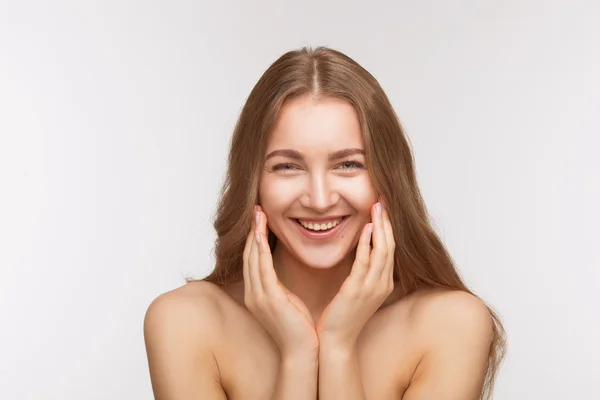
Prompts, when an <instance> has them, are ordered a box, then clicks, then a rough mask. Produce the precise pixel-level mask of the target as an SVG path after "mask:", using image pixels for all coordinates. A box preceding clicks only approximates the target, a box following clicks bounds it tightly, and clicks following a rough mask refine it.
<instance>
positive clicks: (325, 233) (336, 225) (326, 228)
mask: <svg viewBox="0 0 600 400" xmlns="http://www.w3.org/2000/svg"><path fill="white" fill-rule="evenodd" d="M348 217H349V215H346V216H343V217H341V218H339V219H337V220H334V221H330V222H329V223H327V224H312V223H306V222H304V223H303V222H300V220H299V219H297V218H292V220H293V221H294V222H295V223H296V225H297V226H298V228H299V229H300V230H301V231H302V232H305V234H304V235H305V236H308V237H309V238H313V239H317V238H320V239H326V238H329V237H330V236H331V235H333V234H335V232H336V231H337V230H339V229H340V228H341V227H342V226H343V225H345V224H344V223H345V222H346V220H347V219H348Z"/></svg>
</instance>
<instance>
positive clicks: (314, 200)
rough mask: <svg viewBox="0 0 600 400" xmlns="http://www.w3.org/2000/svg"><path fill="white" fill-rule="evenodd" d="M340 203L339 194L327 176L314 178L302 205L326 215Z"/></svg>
mask: <svg viewBox="0 0 600 400" xmlns="http://www.w3.org/2000/svg"><path fill="white" fill-rule="evenodd" d="M338 201H339V194H338V193H337V191H336V190H335V188H333V187H332V185H331V182H329V181H328V179H327V177H326V176H313V177H312V178H311V179H310V181H309V184H308V188H307V190H306V193H305V194H304V195H303V196H302V198H301V201H300V203H301V204H302V206H303V207H306V208H312V209H313V210H315V211H317V212H320V213H324V212H326V211H327V210H328V209H330V208H331V207H333V206H334V205H336V204H337V203H338Z"/></svg>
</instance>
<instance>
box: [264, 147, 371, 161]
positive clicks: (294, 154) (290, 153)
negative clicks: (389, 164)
mask: <svg viewBox="0 0 600 400" xmlns="http://www.w3.org/2000/svg"><path fill="white" fill-rule="evenodd" d="M355 154H361V155H365V151H364V150H363V149H342V150H338V151H336V152H334V153H331V154H329V156H328V157H327V158H328V159H329V161H333V160H339V159H340V158H344V157H349V156H353V155H355ZM275 156H282V157H287V158H292V159H294V160H303V159H304V156H303V155H302V154H300V153H299V152H298V151H296V150H292V149H281V150H274V151H272V152H270V153H269V154H268V155H267V156H266V157H265V161H267V160H268V159H269V158H271V157H275Z"/></svg>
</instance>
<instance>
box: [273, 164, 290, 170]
mask: <svg viewBox="0 0 600 400" xmlns="http://www.w3.org/2000/svg"><path fill="white" fill-rule="evenodd" d="M294 169H296V166H295V165H294V164H289V163H285V164H277V165H275V166H274V167H273V171H293V170H294Z"/></svg>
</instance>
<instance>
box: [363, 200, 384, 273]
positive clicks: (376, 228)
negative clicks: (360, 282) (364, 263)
mask: <svg viewBox="0 0 600 400" xmlns="http://www.w3.org/2000/svg"><path fill="white" fill-rule="evenodd" d="M382 208H383V207H382V206H381V203H379V202H377V203H376V204H375V206H374V207H372V208H371V219H372V221H373V250H372V251H371V258H370V262H369V272H368V274H367V277H366V279H367V281H368V282H369V283H372V284H373V283H376V282H379V281H380V280H381V276H382V274H383V271H384V270H385V266H386V261H387V258H388V247H387V240H386V237H385V236H386V234H385V229H384V227H383V210H382Z"/></svg>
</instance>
